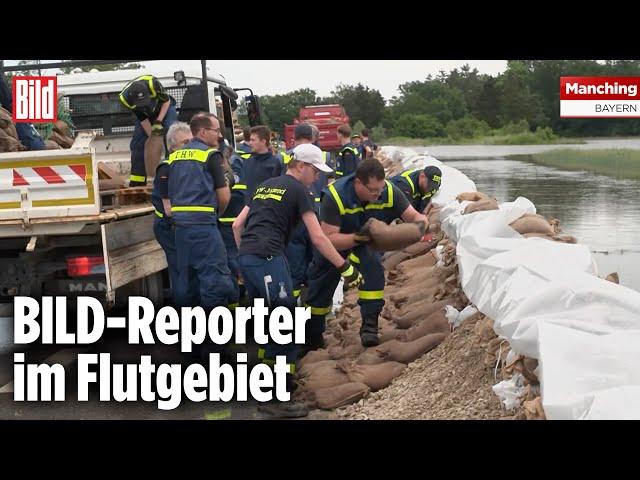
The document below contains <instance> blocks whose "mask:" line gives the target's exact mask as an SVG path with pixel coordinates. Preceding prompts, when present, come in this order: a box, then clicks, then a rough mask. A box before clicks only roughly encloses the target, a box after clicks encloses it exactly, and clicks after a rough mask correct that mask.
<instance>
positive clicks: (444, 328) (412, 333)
mask: <svg viewBox="0 0 640 480" xmlns="http://www.w3.org/2000/svg"><path fill="white" fill-rule="evenodd" d="M450 331H451V326H450V325H449V320H448V319H447V317H446V315H445V310H444V309H442V310H437V311H435V312H433V313H432V314H431V315H429V316H428V317H427V318H425V319H424V320H422V321H421V322H416V323H415V325H413V326H412V327H411V328H409V329H408V330H403V331H401V333H399V334H398V336H397V337H396V338H397V339H398V340H401V341H404V342H413V341H414V340H417V339H419V338H421V337H424V336H425V335H429V334H432V333H446V332H450Z"/></svg>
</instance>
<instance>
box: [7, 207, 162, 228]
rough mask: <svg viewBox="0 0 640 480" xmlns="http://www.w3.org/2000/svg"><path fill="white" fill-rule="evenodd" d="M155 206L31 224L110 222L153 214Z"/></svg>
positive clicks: (15, 222)
mask: <svg viewBox="0 0 640 480" xmlns="http://www.w3.org/2000/svg"><path fill="white" fill-rule="evenodd" d="M153 210H154V209H153V206H152V205H150V204H148V203H145V204H139V205H127V206H126V207H120V208H117V209H113V210H108V211H106V212H103V213H100V214H98V215H80V216H75V217H46V218H32V219H30V220H29V223H31V224H32V225H37V224H49V223H74V222H85V223H91V222H100V223H105V222H110V221H112V220H116V219H118V218H126V217H132V216H137V215H143V214H146V213H151V212H153ZM3 225H22V220H0V227H2V226H3Z"/></svg>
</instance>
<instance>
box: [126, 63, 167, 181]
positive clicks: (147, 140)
mask: <svg viewBox="0 0 640 480" xmlns="http://www.w3.org/2000/svg"><path fill="white" fill-rule="evenodd" d="M120 102H121V103H122V104H123V105H124V106H125V107H127V108H128V109H129V110H131V111H132V112H133V113H134V114H135V116H136V123H135V128H134V130H133V137H132V138H131V143H130V144H129V148H130V149H131V176H130V177H129V186H130V187H139V186H145V185H146V184H147V168H146V167H145V161H146V164H147V166H148V169H149V170H150V171H149V173H151V172H155V168H156V167H157V165H158V163H160V160H161V157H162V152H163V151H164V148H165V147H164V136H165V134H166V132H167V130H169V127H170V126H171V124H172V123H174V122H175V121H176V120H177V118H178V114H177V112H176V101H175V100H174V98H173V97H171V96H170V95H169V94H168V93H167V91H166V90H165V89H164V87H163V86H162V84H161V83H160V81H159V80H158V79H157V78H156V77H154V76H152V75H142V76H140V77H138V78H136V79H135V80H132V81H131V82H129V83H128V84H127V85H125V87H124V88H123V89H122V92H120ZM146 157H153V158H146Z"/></svg>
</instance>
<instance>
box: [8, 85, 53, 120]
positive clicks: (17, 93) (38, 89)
mask: <svg viewBox="0 0 640 480" xmlns="http://www.w3.org/2000/svg"><path fill="white" fill-rule="evenodd" d="M56 120H58V79H57V78H56V77H13V121H14V122H16V123H17V122H30V123H37V122H55V121H56Z"/></svg>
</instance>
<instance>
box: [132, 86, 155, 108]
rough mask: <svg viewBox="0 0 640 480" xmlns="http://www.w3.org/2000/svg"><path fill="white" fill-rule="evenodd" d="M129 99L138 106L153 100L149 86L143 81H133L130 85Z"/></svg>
mask: <svg viewBox="0 0 640 480" xmlns="http://www.w3.org/2000/svg"><path fill="white" fill-rule="evenodd" d="M129 99H130V100H131V102H132V103H133V104H134V105H135V106H137V107H142V106H146V105H147V104H149V102H150V100H151V94H150V92H149V88H148V87H147V85H146V84H145V83H144V82H142V81H136V82H133V83H132V84H131V86H130V87H129Z"/></svg>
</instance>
